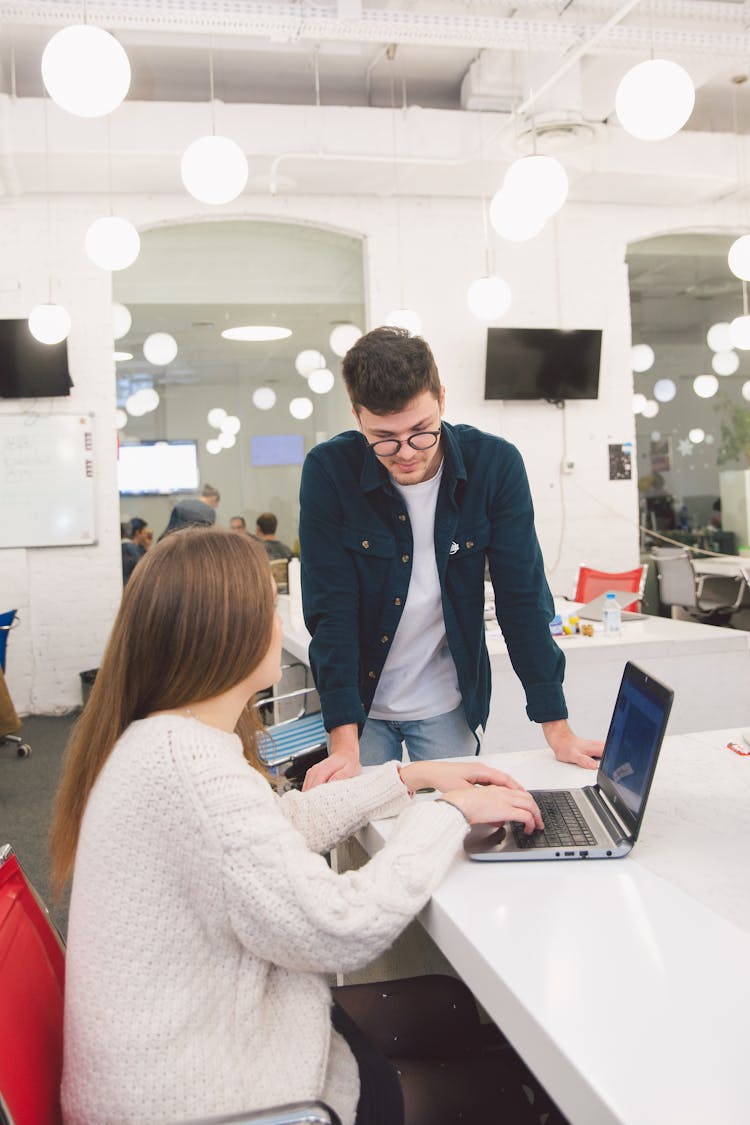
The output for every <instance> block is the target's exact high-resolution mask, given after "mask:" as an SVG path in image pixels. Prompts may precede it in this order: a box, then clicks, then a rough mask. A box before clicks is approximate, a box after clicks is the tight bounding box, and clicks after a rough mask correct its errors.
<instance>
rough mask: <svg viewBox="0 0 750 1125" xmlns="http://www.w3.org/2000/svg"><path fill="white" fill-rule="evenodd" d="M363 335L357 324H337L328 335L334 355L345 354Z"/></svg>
mask: <svg viewBox="0 0 750 1125" xmlns="http://www.w3.org/2000/svg"><path fill="white" fill-rule="evenodd" d="M361 335H362V329H361V328H357V326H356V324H337V325H336V327H335V328H334V329H333V331H332V332H331V335H330V336H329V337H328V344H329V346H330V349H331V351H332V352H333V354H334V355H338V356H345V355H346V353H347V352H348V351H349V348H353V347H354V345H355V344H356V342H357V340H358V339H359V338H360V336H361Z"/></svg>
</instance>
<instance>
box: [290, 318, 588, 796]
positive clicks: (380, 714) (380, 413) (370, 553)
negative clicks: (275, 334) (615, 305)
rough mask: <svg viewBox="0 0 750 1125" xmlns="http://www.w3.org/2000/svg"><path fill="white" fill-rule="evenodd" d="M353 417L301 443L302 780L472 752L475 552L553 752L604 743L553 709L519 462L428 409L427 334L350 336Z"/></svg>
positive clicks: (480, 616) (502, 446)
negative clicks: (315, 746)
mask: <svg viewBox="0 0 750 1125" xmlns="http://www.w3.org/2000/svg"><path fill="white" fill-rule="evenodd" d="M342 371H343V376H344V382H345V384H346V389H347V391H348V394H349V398H350V399H351V403H352V413H353V415H354V418H355V420H356V423H357V427H358V429H357V430H354V431H349V432H348V433H344V434H339V436H338V437H335V438H333V439H331V440H330V441H326V442H322V443H321V444H319V445H317V446H315V448H314V449H312V450H311V451H310V453H308V455H307V457H306V459H305V463H304V465H303V468H302V483H301V490H300V543H301V547H302V550H301V555H300V559H301V564H302V571H301V574H302V602H303V610H304V617H305V623H306V625H307V628H308V629H309V631H310V633H311V636H312V640H311V641H310V650H309V651H310V665H311V668H312V671H313V675H314V678H315V683H316V687H317V689H318V693H319V695H320V702H321V709H322V712H323V718H324V721H325V726H326V729H327V730H328V731H330V753H329V757H328V758H327V760H325V761H323V762H321V763H319V764H318V765H316V766H315V767H313V769H312V770H311V771H310V772H309V773H308V775H307V778H306V780H305V784H306V785H316V784H319V783H321V782H326V781H330V780H331V779H334V778H344V777H352V776H353V775H354V774H356V773H357V772H358V771H359V769H360V755H361V760H362V763H363V764H365V765H373V764H375V763H379V762H384V761H388V760H389V759H395V760H398V761H400V760H401V754H402V741H404V742H405V743H406V747H407V750H408V752H409V755H410V757H411V758H412V759H415V758H416V759H418V758H435V757H452V756H455V755H459V754H475V753H478V750H479V743H480V740H481V737H482V734H483V731H484V727H485V724H486V722H487V716H488V714H489V707H490V662H489V656H488V653H487V644H486V641H485V626H484V606H485V593H484V576H485V561H487V562H488V563H489V571H490V576H491V580H492V585H493V587H494V595H495V607H496V613H497V619H498V621H499V623H500V627H501V628H502V631H503V636H504V638H505V642H506V644H507V646H508V653H509V655H510V659H511V663H512V665H513V668H514V670H515V672H516V675H517V676H518V677H519V679H520V680H521V683H522V684H523V687H524V690H525V694H526V713H527V715H528V717H529V718H530V719H531V720H532V721H533V722H537V723H540V724H541V726H542V730H543V732H544V737H545V738H546V740H547V742H548V744H549V746H550V747H551V748H552V750H553V752H554V754H555V756H556V757H557V758H559V759H560V761H563V762H573V763H575V764H576V765H580V766H584V767H585V768H587V769H592V770H593V769H596V768H597V766H598V764H599V763H598V759H599V758H600V757H601V754H602V750H603V743H601V742H598V741H596V742H595V741H585V740H583V739H580V738H578V737H577V736H576V735H575V734H574V733H573V731H572V730H571V729H570V727H569V726H568V723H567V708H566V705H565V698H564V696H563V690H562V682H563V673H564V670H565V657H564V656H563V654H562V652H561V650H560V648H559V646H558V645H557V644H556V643H555V641H554V639H553V638H552V636H551V634H550V629H549V623H550V621H551V619H552V617H553V616H554V612H555V610H554V603H553V601H552V596H551V594H550V591H549V587H548V586H547V581H546V578H545V575H544V563H543V560H542V553H541V550H540V548H539V543H538V541H537V537H536V531H535V529H534V509H533V505H532V501H531V493H530V490H529V485H528V481H527V479H526V471H525V469H524V465H523V461H522V460H521V455H520V453H519V452H518V450H517V449H516V448H515V447H514V446H512V445H511V444H510V443H509V442H507V441H504V440H503V439H502V438H499V437H495V436H494V435H492V434H486V433H482V432H481V431H480V430H477V429H475V428H474V427H473V426H466V425H458V426H452V425H448V424H447V423H446V422H443V421H442V415H443V410H444V408H445V388H444V387H443V386H441V384H440V377H439V375H438V370H437V366H436V364H435V360H434V358H433V355H432V352H431V351H430V348H429V346H428V345H427V343H426V342H425V341H424V340H422V339H421V338H419V337H413V336H410V335H409V333H408V332H406V331H405V330H404V329H400V328H390V327H386V328H377V329H375V330H374V331H372V332H369V333H368V334H367V335H365V336H362V337H361V338H360V339H359V340H358V341H357V343H356V344H355V345H354V346H353V347H352V348H351V349H350V350H349V351H348V352H347V354H346V356H345V357H344V360H343V363H342Z"/></svg>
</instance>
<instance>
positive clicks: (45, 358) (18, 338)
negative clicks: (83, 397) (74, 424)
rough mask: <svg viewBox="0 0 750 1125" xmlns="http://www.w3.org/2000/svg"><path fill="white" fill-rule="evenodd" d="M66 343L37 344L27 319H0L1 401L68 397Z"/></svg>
mask: <svg viewBox="0 0 750 1125" xmlns="http://www.w3.org/2000/svg"><path fill="white" fill-rule="evenodd" d="M72 386H73V381H72V379H71V378H70V372H69V371H68V343H67V340H63V341H62V343H60V344H40V343H39V341H38V340H35V339H34V337H33V336H32V335H31V333H30V332H29V322H28V321H27V320H0V398H58V397H60V396H63V395H69V394H70V388H71V387H72Z"/></svg>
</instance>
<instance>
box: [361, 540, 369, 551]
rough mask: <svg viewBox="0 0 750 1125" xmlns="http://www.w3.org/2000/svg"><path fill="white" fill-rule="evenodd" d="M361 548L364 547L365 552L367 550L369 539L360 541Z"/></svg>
mask: <svg viewBox="0 0 750 1125" xmlns="http://www.w3.org/2000/svg"><path fill="white" fill-rule="evenodd" d="M362 546H363V547H364V549H365V550H367V548H368V547H369V546H370V540H369V539H363V540H362Z"/></svg>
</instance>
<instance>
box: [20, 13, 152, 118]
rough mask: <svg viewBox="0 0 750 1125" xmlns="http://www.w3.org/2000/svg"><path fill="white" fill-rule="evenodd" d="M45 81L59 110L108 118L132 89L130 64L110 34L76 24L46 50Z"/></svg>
mask: <svg viewBox="0 0 750 1125" xmlns="http://www.w3.org/2000/svg"><path fill="white" fill-rule="evenodd" d="M42 81H43V82H44V85H45V88H46V90H47V93H48V94H49V96H50V97H51V98H52V101H53V102H54V103H55V104H56V105H59V107H60V109H64V110H65V111H66V112H67V113H72V114H75V116H76V117H105V116H106V115H107V114H108V113H111V112H112V110H113V109H117V107H118V105H119V104H120V103H121V102H122V100H123V98H124V97H125V95H126V94H127V92H128V90H129V89H130V63H129V62H128V56H127V55H126V54H125V51H124V50H123V49H122V47H121V46H120V44H119V43H118V42H117V40H116V39H115V37H114V36H113V35H110V34H109V32H108V31H104V30H103V29H102V28H101V27H92V26H91V25H89V24H77V25H75V26H73V27H64V28H63V29H62V30H61V31H57V32H55V34H54V35H53V36H52V38H51V39H50V41H49V43H48V44H47V46H46V47H45V48H44V53H43V54H42Z"/></svg>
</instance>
